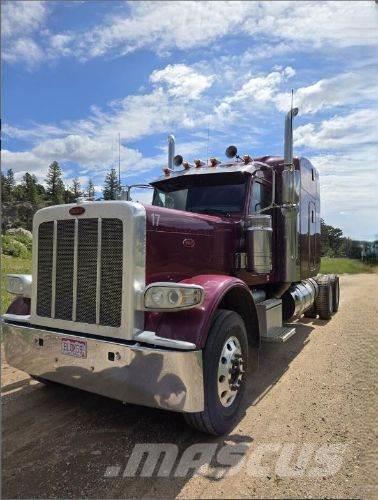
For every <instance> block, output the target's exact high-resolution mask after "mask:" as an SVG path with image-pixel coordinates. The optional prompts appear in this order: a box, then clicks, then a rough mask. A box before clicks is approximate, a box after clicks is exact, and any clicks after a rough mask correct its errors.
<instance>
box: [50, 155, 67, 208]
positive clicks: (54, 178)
mask: <svg viewBox="0 0 378 500" xmlns="http://www.w3.org/2000/svg"><path fill="white" fill-rule="evenodd" d="M46 184H47V190H46V194H47V197H48V199H49V201H51V202H52V204H53V205H60V204H61V203H63V202H64V195H65V189H64V184H63V180H62V171H61V169H60V166H59V163H58V162H57V161H53V162H52V163H51V165H49V169H48V172H47V177H46Z"/></svg>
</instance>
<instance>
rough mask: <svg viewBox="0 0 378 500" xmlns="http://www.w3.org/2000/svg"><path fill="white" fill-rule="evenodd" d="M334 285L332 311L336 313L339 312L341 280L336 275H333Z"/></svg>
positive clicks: (332, 282)
mask: <svg viewBox="0 0 378 500" xmlns="http://www.w3.org/2000/svg"><path fill="white" fill-rule="evenodd" d="M331 285H332V311H333V312H334V313H336V312H337V311H338V310H339V302H340V280H339V277H338V276H337V275H336V274H331Z"/></svg>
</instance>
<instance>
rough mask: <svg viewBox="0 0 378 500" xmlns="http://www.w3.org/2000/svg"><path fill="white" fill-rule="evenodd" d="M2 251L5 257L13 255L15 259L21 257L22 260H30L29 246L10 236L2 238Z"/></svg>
mask: <svg viewBox="0 0 378 500" xmlns="http://www.w3.org/2000/svg"><path fill="white" fill-rule="evenodd" d="M1 251H2V253H3V254H4V255H12V256H13V257H21V259H28V258H30V251H29V250H28V248H27V246H26V245H24V243H21V241H18V240H16V239H15V238H13V237H12V236H10V235H9V234H4V235H2V236H1Z"/></svg>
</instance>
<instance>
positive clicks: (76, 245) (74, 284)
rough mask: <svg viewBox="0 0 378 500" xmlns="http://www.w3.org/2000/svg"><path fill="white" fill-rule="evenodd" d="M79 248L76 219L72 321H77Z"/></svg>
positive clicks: (76, 222)
mask: <svg viewBox="0 0 378 500" xmlns="http://www.w3.org/2000/svg"><path fill="white" fill-rule="evenodd" d="M78 248H79V220H78V219H75V236H74V262H73V284H72V321H76V302H77V255H78Z"/></svg>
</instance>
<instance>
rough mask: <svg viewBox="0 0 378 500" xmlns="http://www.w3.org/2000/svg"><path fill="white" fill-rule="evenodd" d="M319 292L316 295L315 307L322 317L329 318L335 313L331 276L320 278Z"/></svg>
mask: <svg viewBox="0 0 378 500" xmlns="http://www.w3.org/2000/svg"><path fill="white" fill-rule="evenodd" d="M318 285H319V293H318V296H317V297H316V301H315V307H316V312H317V313H318V314H319V318H320V319H325V320H329V319H331V317H332V313H333V293H332V291H333V290H332V284H331V278H330V276H328V275H325V276H322V277H321V278H320V279H319V280H318Z"/></svg>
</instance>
